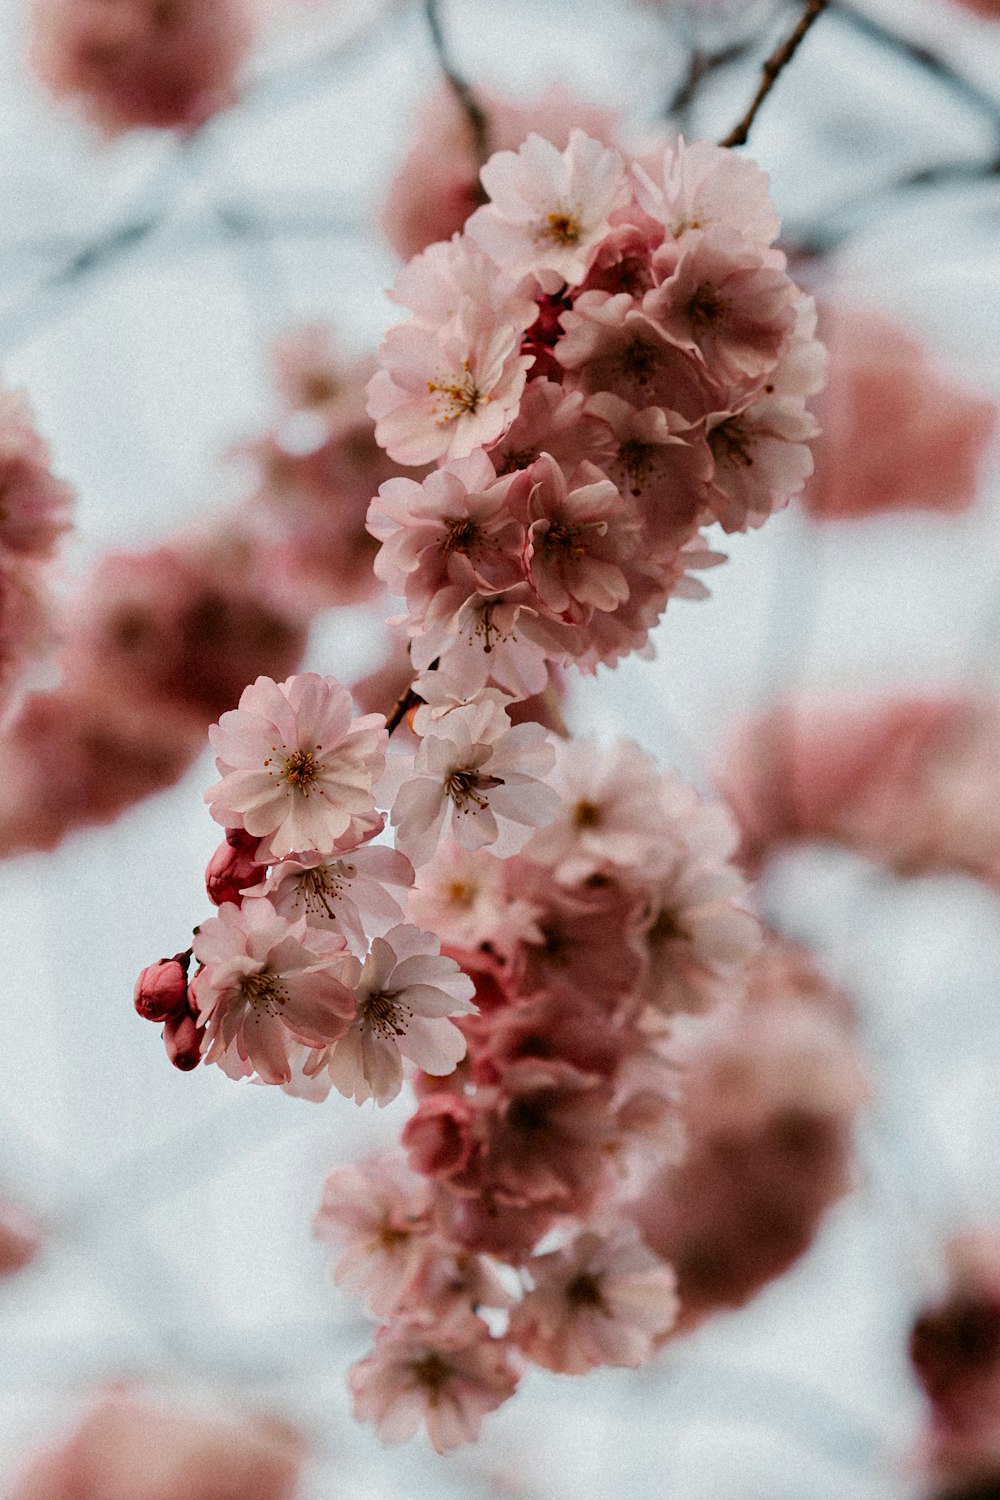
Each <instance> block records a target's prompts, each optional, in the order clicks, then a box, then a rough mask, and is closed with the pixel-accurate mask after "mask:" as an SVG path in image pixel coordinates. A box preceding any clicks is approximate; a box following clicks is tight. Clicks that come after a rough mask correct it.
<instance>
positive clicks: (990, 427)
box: [804, 303, 997, 521]
mask: <svg viewBox="0 0 1000 1500" xmlns="http://www.w3.org/2000/svg"><path fill="white" fill-rule="evenodd" d="M822 332H823V337H824V339H825V340H826V342H827V344H828V345H829V349H830V363H829V382H828V385H827V389H826V391H825V393H824V394H823V396H822V398H821V400H820V401H819V403H818V404H817V408H816V409H817V415H818V416H819V420H820V426H821V428H822V436H821V437H820V439H819V441H818V442H817V443H816V445H815V448H814V452H815V456H816V473H815V475H814V477H813V478H812V480H811V481H810V483H809V484H808V486H807V488H806V492H805V496H804V503H805V505H806V508H807V510H808V511H809V513H810V514H811V515H812V516H814V517H815V518H816V519H817V520H822V521H828V520H838V519H845V518H850V517H852V516H865V515H872V514H873V513H875V512H878V511H883V510H897V509H901V510H917V509H921V510H939V511H943V512H948V513H951V514H957V513H959V512H961V511H964V510H968V509H969V507H970V506H972V505H973V504H974V503H975V499H976V493H977V486H978V479H979V474H980V472H981V468H982V461H983V458H984V455H985V453H986V450H987V448H988V447H989V444H990V441H991V439H992V438H993V436H994V434H995V432H996V427H997V407H996V405H995V403H994V402H992V401H989V400H986V399H985V398H984V397H982V396H976V395H974V394H973V393H972V392H971V391H969V390H968V389H966V388H965V386H964V384H963V383H961V382H959V381H958V380H953V379H950V378H948V377H947V376H946V375H944V374H942V373H941V372H939V371H938V370H937V369H936V368H935V366H934V364H933V362H932V361H931V360H930V359H929V358H928V354H927V351H926V350H925V349H923V348H922V347H921V345H920V344H919V343H918V342H917V341H916V339H914V338H912V337H910V335H909V334H907V333H906V332H905V331H904V330H903V329H902V328H900V327H899V326H898V325H897V324H895V323H893V322H891V321H890V320H889V319H888V318H886V317H884V316H882V315H881V314H880V313H877V312H874V311H870V310H868V309H865V308H856V307H849V306H843V305H838V304H836V303H829V304H826V305H825V306H824V307H823V310H822Z"/></svg>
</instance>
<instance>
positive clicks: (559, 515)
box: [525, 454, 640, 620]
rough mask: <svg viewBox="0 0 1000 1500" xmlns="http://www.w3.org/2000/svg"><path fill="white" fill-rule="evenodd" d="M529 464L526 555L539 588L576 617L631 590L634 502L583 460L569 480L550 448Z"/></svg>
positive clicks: (555, 609) (609, 605) (610, 606)
mask: <svg viewBox="0 0 1000 1500" xmlns="http://www.w3.org/2000/svg"><path fill="white" fill-rule="evenodd" d="M528 472H529V475H530V478H531V480H532V486H531V491H530V493H529V495H528V499H527V506H526V511H525V517H526V520H527V523H528V534H527V543H526V551H525V556H526V560H527V567H528V577H529V579H530V581H531V584H532V587H533V588H534V590H535V592H536V594H537V595H538V597H539V598H540V599H541V601H542V603H543V604H544V605H545V606H546V608H547V609H549V610H551V611H552V613H553V614H557V615H565V616H566V617H567V618H569V619H570V620H586V619H587V618H588V617H589V614H590V612H591V611H592V610H594V609H598V610H614V609H616V608H617V607H618V605H619V604H623V603H624V601H625V600H626V599H627V598H628V583H627V582H626V579H625V574H624V572H623V571H622V567H623V564H625V563H627V562H628V560H629V559H630V558H631V557H633V556H634V555H635V554H636V553H637V552H638V551H639V549H640V522H639V516H638V513H637V511H636V509H635V507H634V505H633V504H632V502H631V501H630V500H625V499H623V497H622V496H621V495H620V494H619V493H618V491H617V489H616V488H615V486H614V485H613V484H612V483H611V481H610V480H609V479H606V478H605V477H604V475H603V474H602V473H601V471H600V470H599V469H595V468H594V467H593V465H591V464H584V465H581V467H580V469H579V470H578V471H577V472H576V474H575V475H574V476H573V478H572V480H571V481H570V482H569V483H567V481H566V479H565V477H564V475H563V472H562V470H561V469H560V468H559V466H558V464H557V463H556V461H555V459H553V458H550V457H549V456H548V455H547V454H543V456H542V457H541V458H539V459H538V461H537V462H536V463H534V464H532V466H531V469H530V470H529V471H528Z"/></svg>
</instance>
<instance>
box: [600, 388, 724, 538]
mask: <svg viewBox="0 0 1000 1500" xmlns="http://www.w3.org/2000/svg"><path fill="white" fill-rule="evenodd" d="M587 411H588V413H590V414H591V415H592V416H594V417H595V418H600V419H601V420H602V422H604V423H606V424H607V426H608V428H609V429H610V433H609V446H610V448H611V453H610V454H609V456H608V458H607V459H606V460H604V461H603V462H602V463H601V467H602V468H603V469H604V471H605V473H606V474H607V475H608V477H609V478H610V479H611V480H612V481H613V483H615V484H616V485H617V486H618V488H619V490H620V491H621V492H622V494H623V495H631V497H632V499H633V500H635V501H636V503H637V504H638V506H639V510H640V512H641V514H642V520H643V523H644V526H645V529H646V535H647V537H648V538H649V540H650V541H651V542H652V544H653V545H654V546H655V548H656V552H657V555H658V556H660V555H662V553H663V550H664V549H667V552H668V555H669V553H670V552H672V551H676V549H677V548H678V547H680V546H682V545H683V544H684V543H685V542H687V541H689V540H690V538H691V536H692V534H693V532H694V527H695V523H696V520H697V518H698V516H699V515H700V513H701V512H702V511H703V509H704V506H705V500H706V487H707V481H708V479H709V478H710V477H711V473H712V459H711V455H710V453H709V450H708V446H707V444H706V443H705V440H704V438H703V437H702V435H701V433H700V432H698V431H695V430H692V428H691V427H690V425H689V424H688V423H687V422H685V421H684V419H683V418H682V417H679V416H677V414H676V413H675V412H667V411H664V409H663V407H661V406H647V407H644V408H643V409H642V410H636V408H635V407H633V406H630V405H629V404H628V402H627V401H623V400H622V399H621V397H620V396H614V395H612V394H611V392H610V391H605V392H603V393H599V394H598V395H595V396H591V397H590V399H589V401H588V402H587Z"/></svg>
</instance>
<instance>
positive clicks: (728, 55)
mask: <svg viewBox="0 0 1000 1500" xmlns="http://www.w3.org/2000/svg"><path fill="white" fill-rule="evenodd" d="M747 51H748V44H747V43H746V42H735V43H733V45H732V46H729V47H722V48H720V50H719V51H718V52H702V51H701V50H700V49H699V48H697V47H695V48H694V49H693V51H692V52H691V55H690V58H689V60H688V66H687V72H686V73H685V75H684V77H683V79H682V80H681V82H680V84H679V85H678V87H677V89H676V91H675V92H674V94H673V95H672V97H671V98H670V100H669V102H668V103H667V108H666V113H667V114H668V115H683V114H685V113H686V112H687V111H688V110H689V109H690V108H691V105H692V104H693V103H694V101H695V98H696V97H697V94H698V92H699V90H700V89H701V86H702V84H703V83H704V81H705V79H706V78H710V77H711V76H712V74H713V73H717V72H719V70H720V69H722V68H727V67H728V66H729V65H730V63H734V62H739V60H740V58H742V57H745V56H746V54H747Z"/></svg>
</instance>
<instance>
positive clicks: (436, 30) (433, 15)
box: [424, 0, 490, 166]
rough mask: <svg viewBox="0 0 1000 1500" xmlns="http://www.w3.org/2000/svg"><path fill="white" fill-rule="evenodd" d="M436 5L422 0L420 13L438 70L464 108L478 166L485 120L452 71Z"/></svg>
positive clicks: (483, 155) (484, 153)
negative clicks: (438, 65) (422, 9)
mask: <svg viewBox="0 0 1000 1500" xmlns="http://www.w3.org/2000/svg"><path fill="white" fill-rule="evenodd" d="M438 5H439V0H424V14H425V16H426V17H427V26H428V29H429V30H430V34H431V41H432V42H433V43H434V51H435V52H436V53H437V59H438V63H439V64H440V67H441V71H442V73H443V74H444V76H445V78H446V79H447V80H448V86H449V88H450V89H451V91H452V93H453V94H454V95H455V98H456V99H457V100H458V102H459V104H460V105H461V106H462V109H463V110H464V111H465V117H466V119H467V120H468V122H469V129H470V130H471V132H472V143H473V146H474V148H475V152H476V160H477V161H478V162H479V165H480V166H482V165H483V163H484V162H485V161H486V160H487V158H488V157H489V154H490V150H489V141H488V136H489V122H488V121H487V119H486V115H485V113H484V111H483V109H482V106H481V105H480V104H479V101H478V100H477V99H476V96H475V94H474V93H473V91H472V89H471V88H470V87H469V84H468V83H467V82H466V80H465V79H464V78H463V77H462V75H461V74H460V73H457V72H456V71H455V68H454V67H453V65H452V62H451V58H450V57H449V55H448V45H447V43H446V41H445V36H444V29H443V27H442V25H441V16H440V13H439V9H438Z"/></svg>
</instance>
